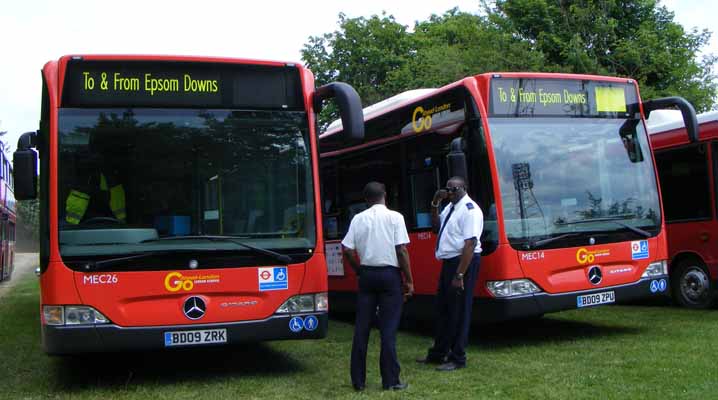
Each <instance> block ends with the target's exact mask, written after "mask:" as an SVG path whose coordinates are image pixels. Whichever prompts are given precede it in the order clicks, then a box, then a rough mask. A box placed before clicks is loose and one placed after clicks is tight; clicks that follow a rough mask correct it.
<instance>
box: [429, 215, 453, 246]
mask: <svg viewBox="0 0 718 400" xmlns="http://www.w3.org/2000/svg"><path fill="white" fill-rule="evenodd" d="M453 212H454V205H453V204H452V205H451V208H449V213H448V214H446V218H445V219H444V223H443V224H441V229H439V236H438V237H437V238H436V249H434V251H438V250H439V241H440V240H441V234H442V233H444V228H446V223H447V222H449V218H451V213H453Z"/></svg>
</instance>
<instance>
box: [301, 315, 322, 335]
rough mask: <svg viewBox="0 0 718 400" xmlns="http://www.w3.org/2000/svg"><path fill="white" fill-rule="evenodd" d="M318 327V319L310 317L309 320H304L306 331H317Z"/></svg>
mask: <svg viewBox="0 0 718 400" xmlns="http://www.w3.org/2000/svg"><path fill="white" fill-rule="evenodd" d="M317 326H319V321H318V320H317V317H315V316H313V315H310V316H308V317H307V318H304V329H306V330H307V331H310V332H311V331H313V330H315V329H317Z"/></svg>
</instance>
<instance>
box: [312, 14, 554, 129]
mask: <svg viewBox="0 0 718 400" xmlns="http://www.w3.org/2000/svg"><path fill="white" fill-rule="evenodd" d="M529 50H530V46H529V45H528V44H526V43H523V42H522V41H521V40H518V39H516V38H515V37H514V35H511V34H510V33H506V32H504V31H502V30H500V29H499V28H498V27H497V25H495V24H493V23H491V22H490V21H489V20H488V19H487V18H486V17H483V16H479V15H474V14H470V13H464V12H459V11H458V9H451V10H449V11H447V12H446V13H444V14H443V15H441V16H437V15H432V16H431V18H430V19H429V20H428V21H424V22H418V23H417V24H416V25H415V27H414V31H413V32H410V31H409V30H408V28H407V27H406V26H404V25H401V24H399V23H398V22H396V20H395V19H394V17H393V16H391V15H386V14H382V15H381V16H377V15H373V16H371V17H369V18H364V17H359V18H347V17H346V16H345V15H344V14H340V15H339V29H338V30H336V31H334V32H332V33H327V34H324V35H322V36H314V37H310V38H309V41H308V43H307V44H305V45H304V48H303V50H302V59H303V60H304V62H305V64H306V65H307V67H308V68H309V69H311V70H312V71H313V72H314V73H315V77H316V81H317V85H321V84H325V83H328V82H331V81H335V80H339V81H344V82H347V83H349V84H351V85H352V86H354V88H355V89H356V90H357V92H358V93H359V95H360V96H361V98H362V101H363V103H364V105H370V104H374V103H376V102H378V101H380V100H382V99H385V98H387V97H390V96H392V95H395V94H397V93H399V92H402V91H405V90H409V89H415V88H417V87H438V86H442V85H445V84H447V83H450V82H453V81H456V80H458V79H461V78H463V77H466V76H469V75H472V74H477V73H480V72H485V71H490V70H512V71H513V70H521V69H523V70H539V69H541V68H542V60H543V58H542V56H541V54H540V53H536V52H531V51H529ZM332 118H336V111H335V109H334V108H333V107H328V110H326V111H323V112H322V114H321V115H320V120H321V122H322V123H323V124H326V122H327V121H328V120H330V119H332Z"/></svg>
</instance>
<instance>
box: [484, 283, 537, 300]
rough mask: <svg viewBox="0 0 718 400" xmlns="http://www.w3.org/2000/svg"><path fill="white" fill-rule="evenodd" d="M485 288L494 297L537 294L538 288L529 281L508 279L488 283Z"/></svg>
mask: <svg viewBox="0 0 718 400" xmlns="http://www.w3.org/2000/svg"><path fill="white" fill-rule="evenodd" d="M486 288H487V289H489V292H491V294H492V295H493V296H494V297H510V296H521V295H526V294H532V293H538V292H540V291H541V289H539V287H538V286H537V285H536V284H535V283H533V282H531V281H530V280H529V279H510V280H505V281H488V282H486Z"/></svg>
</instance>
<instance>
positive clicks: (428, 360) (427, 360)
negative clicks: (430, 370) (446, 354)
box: [416, 356, 444, 365]
mask: <svg viewBox="0 0 718 400" xmlns="http://www.w3.org/2000/svg"><path fill="white" fill-rule="evenodd" d="M416 362H418V363H419V364H436V365H439V364H443V363H444V361H443V360H437V359H435V358H431V357H429V356H426V357H419V358H417V359H416Z"/></svg>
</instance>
